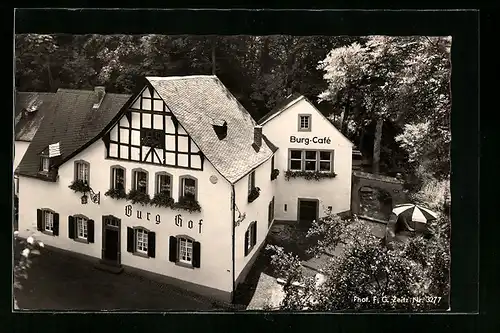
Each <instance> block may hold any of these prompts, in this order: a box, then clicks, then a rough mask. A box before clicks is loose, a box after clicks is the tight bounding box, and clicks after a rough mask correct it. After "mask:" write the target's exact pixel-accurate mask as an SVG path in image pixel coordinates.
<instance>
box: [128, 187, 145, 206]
mask: <svg viewBox="0 0 500 333" xmlns="http://www.w3.org/2000/svg"><path fill="white" fill-rule="evenodd" d="M127 200H128V201H131V202H132V203H133V204H136V203H140V204H141V205H143V206H145V205H147V204H149V203H150V202H151V198H150V197H149V194H146V193H144V192H141V191H138V190H130V192H128V194H127Z"/></svg>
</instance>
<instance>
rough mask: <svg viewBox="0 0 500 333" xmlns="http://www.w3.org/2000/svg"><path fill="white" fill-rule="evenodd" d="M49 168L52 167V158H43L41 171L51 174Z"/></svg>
mask: <svg viewBox="0 0 500 333" xmlns="http://www.w3.org/2000/svg"><path fill="white" fill-rule="evenodd" d="M49 167H50V158H48V157H42V158H41V163H40V171H43V172H49Z"/></svg>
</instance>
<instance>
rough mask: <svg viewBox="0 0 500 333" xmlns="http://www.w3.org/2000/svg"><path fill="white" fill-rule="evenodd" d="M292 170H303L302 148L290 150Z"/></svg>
mask: <svg viewBox="0 0 500 333" xmlns="http://www.w3.org/2000/svg"><path fill="white" fill-rule="evenodd" d="M290 170H302V151H301V150H290Z"/></svg>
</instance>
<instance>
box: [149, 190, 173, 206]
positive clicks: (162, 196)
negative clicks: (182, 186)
mask: <svg viewBox="0 0 500 333" xmlns="http://www.w3.org/2000/svg"><path fill="white" fill-rule="evenodd" d="M151 205H154V206H156V207H165V208H172V207H173V206H174V199H172V198H171V197H170V195H168V193H165V192H160V193H157V194H155V196H154V197H153V199H151Z"/></svg>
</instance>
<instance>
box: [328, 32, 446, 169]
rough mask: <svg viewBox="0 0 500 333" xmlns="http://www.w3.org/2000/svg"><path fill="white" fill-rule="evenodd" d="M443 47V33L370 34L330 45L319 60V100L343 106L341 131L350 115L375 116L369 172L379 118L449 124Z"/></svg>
mask: <svg viewBox="0 0 500 333" xmlns="http://www.w3.org/2000/svg"><path fill="white" fill-rule="evenodd" d="M449 51H450V48H449V39H447V38H428V37H387V36H370V37H368V38H366V39H365V40H364V41H363V42H362V43H357V42H356V43H353V44H351V45H349V46H342V47H339V48H334V49H333V50H332V51H330V53H329V54H328V55H327V57H326V58H325V59H324V60H322V61H321V62H320V63H319V66H318V68H319V69H322V70H323V71H324V79H325V80H326V81H327V83H328V88H327V89H326V90H325V91H324V92H323V93H321V94H320V95H319V100H320V101H330V102H332V103H333V104H334V105H335V106H336V107H338V108H341V109H343V110H344V111H343V112H344V119H343V123H342V131H343V133H344V134H346V127H347V122H348V121H349V120H350V119H355V120H356V123H357V126H358V127H364V126H366V125H367V124H368V123H369V122H371V121H376V123H377V124H376V131H375V142H374V150H373V172H374V173H377V172H378V171H379V161H380V149H381V145H380V143H381V138H382V128H383V123H384V121H386V120H391V121H393V122H395V123H398V124H401V123H402V122H405V123H410V122H415V121H420V122H422V121H425V120H429V119H434V120H435V121H437V122H438V123H440V126H437V127H436V128H439V129H440V131H446V128H448V129H449V126H448V127H447V126H445V125H446V120H447V118H448V117H449V112H450V107H449V106H450V105H449V94H450V92H449V71H450V70H449V69H450V63H449ZM438 133H440V132H438ZM442 151H443V149H441V150H440V152H442Z"/></svg>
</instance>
